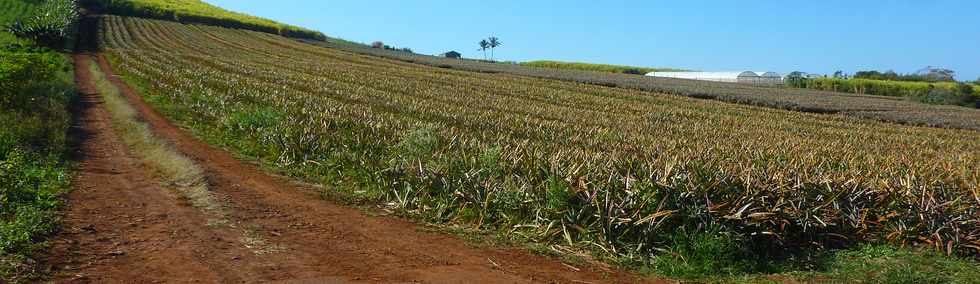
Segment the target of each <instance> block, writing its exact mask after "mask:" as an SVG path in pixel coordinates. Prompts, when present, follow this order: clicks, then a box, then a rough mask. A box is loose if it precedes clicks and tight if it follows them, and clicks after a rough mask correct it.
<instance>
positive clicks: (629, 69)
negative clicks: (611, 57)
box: [520, 60, 689, 75]
mask: <svg viewBox="0 0 980 284" xmlns="http://www.w3.org/2000/svg"><path fill="white" fill-rule="evenodd" d="M520 65H522V66H529V67H541V68H556V69H568V70H582V71H595V72H607V73H624V74H636V75H643V74H647V73H650V72H668V71H689V70H685V69H675V68H651V67H635V66H623V65H611V64H595V63H581V62H562V61H552V60H536V61H528V62H521V63H520Z"/></svg>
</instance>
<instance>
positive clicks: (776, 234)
mask: <svg viewBox="0 0 980 284" xmlns="http://www.w3.org/2000/svg"><path fill="white" fill-rule="evenodd" d="M101 26H102V29H101V37H100V39H101V45H102V47H103V48H104V50H105V51H106V52H107V53H108V54H109V55H110V56H111V58H112V60H113V62H114V64H115V65H116V66H118V67H119V68H118V69H119V70H121V71H120V72H121V73H122V75H123V76H124V77H125V78H126V79H127V80H129V81H130V82H132V83H135V84H136V85H139V86H141V87H142V89H143V91H144V93H145V94H144V95H145V97H146V99H147V100H148V101H149V102H150V103H151V104H153V105H155V106H156V107H157V108H158V109H160V110H161V111H162V112H163V113H165V114H167V115H168V116H169V117H170V118H171V119H173V120H175V121H176V122H178V123H179V124H181V125H183V126H184V127H186V128H188V129H189V130H191V131H192V132H193V133H195V135H197V136H199V137H201V138H202V139H205V140H206V141H208V142H211V143H213V144H217V145H220V146H222V147H225V148H227V149H230V150H232V151H233V152H235V153H238V154H240V155H242V156H244V157H248V158H250V159H255V160H257V161H259V162H260V163H261V164H262V165H264V166H266V167H269V168H272V169H275V170H277V171H280V172H283V173H286V174H288V175H291V176H295V177H299V178H303V179H305V180H308V181H313V182H316V183H321V184H324V185H327V187H326V189H324V190H325V191H332V193H331V194H341V195H343V196H345V198H348V199H349V200H352V201H353V202H371V203H380V204H384V205H385V206H386V207H387V208H389V209H391V210H396V211H399V212H403V213H405V214H410V215H413V216H419V217H421V218H424V219H426V220H429V221H434V222H453V223H466V224H473V225H475V226H478V227H481V228H487V229H491V230H498V231H502V232H506V233H507V234H511V235H515V236H521V237H523V238H526V239H530V240H534V241H538V242H547V243H555V244H564V245H571V246H576V247H582V248H586V249H589V250H593V251H595V252H597V253H598V254H602V255H609V256H612V257H625V258H642V257H644V256H648V255H651V254H657V253H659V252H662V251H664V250H666V249H668V248H670V247H672V245H676V238H675V235H676V234H677V232H684V231H690V230H713V231H717V232H722V234H723V235H730V236H732V238H733V239H735V240H737V241H736V242H737V243H739V244H740V245H745V246H747V247H751V248H754V250H753V251H757V252H765V253H766V254H773V255H776V256H781V255H783V254H791V253H793V251H794V250H796V249H795V248H800V250H803V249H807V248H827V247H830V248H833V247H846V246H850V245H854V244H865V243H887V244H894V245H899V246H912V245H917V246H926V247H929V248H933V249H935V250H937V251H941V252H943V253H946V254H959V255H976V254H977V253H978V252H980V171H978V169H980V155H978V153H980V139H978V138H980V134H978V133H977V132H976V131H971V130H957V129H941V128H926V127H915V126H903V125H895V124H888V123H882V122H876V121H871V120H863V119H858V118H852V117H846V116H839V115H820V114H809V113H800V112H793V111H783V110H772V109H765V108H759V107H752V106H745V105H735V104H729V103H723V102H716V101H707V100H698V99H692V98H687V97H681V96H675V95H665V94H659V93H652V92H645V91H639V90H629V89H619V88H609V87H602V86H595V85H586V84H578V83H572V82H561V81H551V80H542V79H535V78H528V77H520V76H512V75H503V74H493V75H491V74H481V73H470V72H463V71H455V70H448V69H440V68H433V67H425V66H420V65H413V64H409V63H405V62H401V61H395V60H387V59H381V58H375V57H369V56H364V55H356V54H353V53H349V52H346V51H341V50H335V49H327V48H320V47H316V46H312V45H307V44H304V43H301V42H297V41H294V40H291V39H287V38H283V37H280V36H276V35H272V34H266V33H259V32H252V31H244V30H233V29H226V28H220V27H211V26H199V25H183V24H179V23H173V22H164V21H157V20H148V19H138V18H129V17H119V16H106V17H104V18H103V20H102V22H101ZM785 248H794V249H789V250H786V249H785Z"/></svg>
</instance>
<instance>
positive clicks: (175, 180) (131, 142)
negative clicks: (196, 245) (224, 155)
mask: <svg viewBox="0 0 980 284" xmlns="http://www.w3.org/2000/svg"><path fill="white" fill-rule="evenodd" d="M89 69H90V70H89V71H90V72H92V75H93V80H94V81H95V84H96V87H97V88H98V90H99V93H100V94H101V95H102V98H103V99H104V100H105V106H106V109H107V110H108V111H109V113H110V115H111V120H112V126H113V128H114V129H116V131H117V133H119V136H120V137H121V138H122V140H123V142H124V143H126V145H127V146H129V149H130V151H132V152H133V153H134V154H136V155H137V156H138V157H139V158H140V159H141V160H143V162H144V163H145V164H146V165H148V166H149V167H150V168H151V169H152V170H153V171H154V172H156V173H157V176H158V177H159V178H160V179H161V180H162V181H163V185H164V186H165V187H168V188H173V189H175V190H176V191H177V192H178V193H179V194H180V195H181V196H182V197H184V198H186V199H187V200H189V201H190V203H191V204H192V205H193V206H194V207H197V208H198V209H201V210H203V211H204V212H206V213H209V214H211V215H212V217H215V218H219V221H222V222H224V220H221V219H224V218H225V216H224V215H225V212H224V209H223V208H222V207H221V205H220V204H219V203H218V202H217V201H216V200H215V199H214V197H213V196H212V195H211V192H210V191H209V190H208V185H207V181H206V180H205V178H204V170H202V169H201V168H200V167H199V166H198V165H197V164H195V163H194V161H192V160H191V159H190V158H187V157H186V156H184V155H182V154H180V153H179V152H177V150H174V148H173V146H171V145H170V144H168V143H166V142H164V141H163V140H162V139H160V138H159V137H157V136H156V135H154V134H153V132H152V131H150V128H149V126H147V125H146V123H144V122H142V121H141V120H140V118H139V114H138V113H137V111H136V109H134V108H133V107H132V105H130V104H129V102H128V101H127V100H126V98H125V97H123V95H122V93H121V92H120V91H119V89H118V88H116V87H115V86H114V85H113V84H112V83H110V82H109V80H108V79H106V77H105V73H103V72H102V70H101V69H99V67H98V64H96V63H95V62H92V64H89Z"/></svg>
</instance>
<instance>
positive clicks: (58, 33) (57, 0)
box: [7, 0, 79, 48]
mask: <svg viewBox="0 0 980 284" xmlns="http://www.w3.org/2000/svg"><path fill="white" fill-rule="evenodd" d="M78 17H79V14H78V3H76V2H75V1H74V0H47V1H44V3H43V4H41V6H40V7H38V9H37V10H36V11H35V12H34V13H33V14H32V15H31V16H30V17H28V18H27V19H25V20H20V21H15V22H14V23H12V24H10V25H9V26H7V30H8V31H10V33H12V34H14V35H17V36H18V37H22V38H28V39H31V40H34V41H35V42H37V43H38V44H40V45H43V46H47V47H52V48H62V47H65V45H66V44H68V43H70V42H71V39H72V35H73V34H74V31H75V29H76V26H77V24H78Z"/></svg>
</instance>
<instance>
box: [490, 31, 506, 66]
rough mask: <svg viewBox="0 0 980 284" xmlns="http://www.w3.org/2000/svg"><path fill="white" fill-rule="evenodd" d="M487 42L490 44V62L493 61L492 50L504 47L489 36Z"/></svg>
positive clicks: (497, 39)
mask: <svg viewBox="0 0 980 284" xmlns="http://www.w3.org/2000/svg"><path fill="white" fill-rule="evenodd" d="M487 40H488V41H489V42H490V61H493V50H494V49H496V48H497V47H500V46H502V45H504V43H502V42H500V39H499V38H497V37H496V36H490V38H488V39H487Z"/></svg>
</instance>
